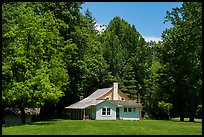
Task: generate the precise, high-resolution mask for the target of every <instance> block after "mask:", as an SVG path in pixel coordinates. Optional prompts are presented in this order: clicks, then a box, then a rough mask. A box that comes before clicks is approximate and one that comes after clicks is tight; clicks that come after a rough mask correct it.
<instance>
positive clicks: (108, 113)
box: [101, 107, 111, 116]
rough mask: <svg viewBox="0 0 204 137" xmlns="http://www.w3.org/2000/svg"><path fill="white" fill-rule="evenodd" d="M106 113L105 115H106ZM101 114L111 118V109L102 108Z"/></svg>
mask: <svg viewBox="0 0 204 137" xmlns="http://www.w3.org/2000/svg"><path fill="white" fill-rule="evenodd" d="M104 113H105V114H104ZM101 114H102V116H110V114H111V108H105V107H104V108H102V111H101Z"/></svg>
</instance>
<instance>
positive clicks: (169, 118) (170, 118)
mask: <svg viewBox="0 0 204 137" xmlns="http://www.w3.org/2000/svg"><path fill="white" fill-rule="evenodd" d="M168 118H169V121H170V120H171V117H170V113H168Z"/></svg>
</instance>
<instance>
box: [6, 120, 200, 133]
mask: <svg viewBox="0 0 204 137" xmlns="http://www.w3.org/2000/svg"><path fill="white" fill-rule="evenodd" d="M2 134H3V135H11V134H12V135H131V134H132V135H202V123H201V122H178V121H165V120H140V121H128V120H116V121H111V120H110V121H105V120H103V121H102V120H101V121H100V120H62V119H56V120H53V121H41V122H34V123H33V124H30V125H29V124H27V125H21V126H10V127H2Z"/></svg>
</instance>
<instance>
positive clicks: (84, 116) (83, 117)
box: [83, 108, 86, 119]
mask: <svg viewBox="0 0 204 137" xmlns="http://www.w3.org/2000/svg"><path fill="white" fill-rule="evenodd" d="M85 118H86V115H85V108H84V117H83V119H85Z"/></svg>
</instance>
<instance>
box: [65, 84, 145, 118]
mask: <svg viewBox="0 0 204 137" xmlns="http://www.w3.org/2000/svg"><path fill="white" fill-rule="evenodd" d="M141 110H142V105H141V103H140V97H139V96H138V101H136V100H131V99H130V98H129V97H128V96H127V95H125V94H124V93H123V92H122V91H121V90H120V89H119V88H118V83H113V87H110V88H103V89H97V90H96V91H95V92H93V93H92V94H91V95H90V96H88V97H86V98H84V99H81V100H80V101H78V102H76V103H74V104H71V105H69V106H67V107H65V116H66V118H69V119H86V118H89V119H95V120H117V119H120V120H139V119H141Z"/></svg>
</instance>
